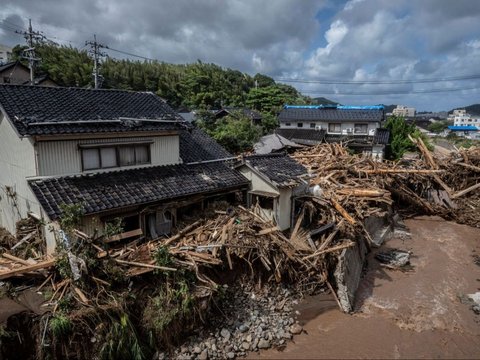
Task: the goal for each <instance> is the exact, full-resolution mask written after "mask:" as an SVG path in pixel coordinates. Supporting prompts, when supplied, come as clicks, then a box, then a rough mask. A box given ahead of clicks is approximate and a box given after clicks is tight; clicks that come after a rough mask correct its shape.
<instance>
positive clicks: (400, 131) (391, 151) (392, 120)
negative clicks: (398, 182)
mask: <svg viewBox="0 0 480 360" xmlns="http://www.w3.org/2000/svg"><path fill="white" fill-rule="evenodd" d="M385 128H387V129H388V130H390V144H389V145H388V146H387V154H386V155H387V158H389V159H391V160H398V159H400V158H401V157H402V156H403V155H404V154H405V153H406V152H408V151H415V149H416V145H415V144H414V143H413V142H412V141H411V140H410V139H409V137H408V136H409V135H410V136H411V137H413V138H421V139H422V140H423V142H424V143H425V145H426V146H427V147H429V148H431V145H430V143H429V141H428V139H427V138H426V137H425V136H424V135H423V134H422V133H421V132H420V131H419V130H418V129H417V128H416V126H415V124H414V123H411V124H409V123H407V122H406V121H405V119H404V118H403V117H401V116H395V115H393V116H390V117H389V118H388V119H387V122H386V123H385Z"/></svg>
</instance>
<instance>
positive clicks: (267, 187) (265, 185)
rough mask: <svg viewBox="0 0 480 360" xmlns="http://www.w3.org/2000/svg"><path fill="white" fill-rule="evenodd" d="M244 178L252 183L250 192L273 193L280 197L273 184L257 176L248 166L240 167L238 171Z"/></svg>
mask: <svg viewBox="0 0 480 360" xmlns="http://www.w3.org/2000/svg"><path fill="white" fill-rule="evenodd" d="M238 170H239V171H240V172H241V173H242V175H243V176H245V177H246V178H247V179H248V180H249V181H250V183H251V185H250V190H254V191H265V192H269V193H273V194H276V195H280V191H279V190H278V189H277V188H276V187H275V186H273V185H272V184H271V183H269V182H267V181H265V180H264V179H262V178H261V177H260V176H258V175H257V174H255V173H254V172H253V171H252V170H250V168H249V167H248V166H246V165H244V166H242V167H240V168H239V169H238Z"/></svg>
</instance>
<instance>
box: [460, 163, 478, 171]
mask: <svg viewBox="0 0 480 360" xmlns="http://www.w3.org/2000/svg"><path fill="white" fill-rule="evenodd" d="M457 165H460V166H463V167H465V168H467V169H470V170H473V171H477V172H480V167H478V166H474V165H470V164H465V163H463V162H459V163H457Z"/></svg>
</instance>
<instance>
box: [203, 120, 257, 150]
mask: <svg viewBox="0 0 480 360" xmlns="http://www.w3.org/2000/svg"><path fill="white" fill-rule="evenodd" d="M207 131H208V130H207ZM208 133H209V134H210V135H211V136H212V137H213V138H214V139H215V140H216V141H217V142H218V143H219V144H220V145H222V146H223V147H224V148H225V149H227V150H228V151H230V152H231V153H234V154H237V153H240V152H243V151H246V150H250V149H252V147H253V144H254V143H255V142H256V141H257V140H258V139H259V138H260V135H261V133H262V129H261V128H260V127H259V126H256V125H253V124H252V121H251V120H250V119H249V118H248V117H246V116H244V115H243V114H234V115H227V116H225V117H224V118H222V119H220V120H218V121H217V125H216V127H215V129H214V130H213V131H208Z"/></svg>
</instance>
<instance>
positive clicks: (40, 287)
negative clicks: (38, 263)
mask: <svg viewBox="0 0 480 360" xmlns="http://www.w3.org/2000/svg"><path fill="white" fill-rule="evenodd" d="M52 276H53V275H52V274H50V275H48V277H47V278H46V279H45V281H44V282H43V283H42V284H41V285H40V286H39V287H38V288H37V291H40V290H41V289H42V288H43V287H44V286H45V284H46V283H47V282H49V281H50V279H51V278H52Z"/></svg>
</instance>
